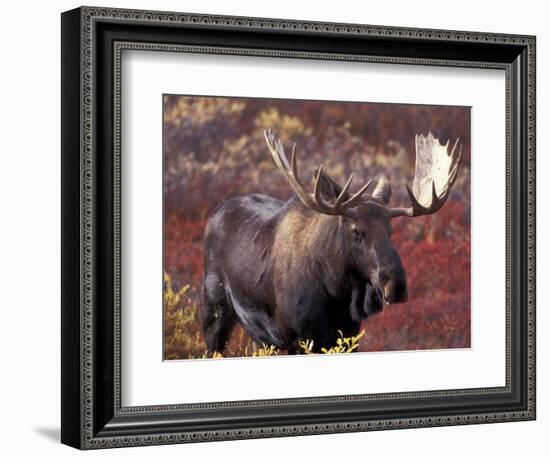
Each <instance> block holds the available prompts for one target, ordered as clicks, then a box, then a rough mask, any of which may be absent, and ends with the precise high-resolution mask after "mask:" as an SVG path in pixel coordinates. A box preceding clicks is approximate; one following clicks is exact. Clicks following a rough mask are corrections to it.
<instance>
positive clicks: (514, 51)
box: [61, 7, 535, 449]
mask: <svg viewBox="0 0 550 457" xmlns="http://www.w3.org/2000/svg"><path fill="white" fill-rule="evenodd" d="M124 49H149V50H158V51H163V50H172V51H180V52H210V53H217V54H235V55H239V54H240V55H263V56H266V55H268V56H275V57H295V58H308V59H327V60H355V61H357V60H359V61H371V62H372V61H375V62H387V63H389V64H391V63H401V64H402V63H406V64H422V65H445V66H461V67H478V68H479V67H481V68H498V69H503V70H505V71H506V87H507V89H506V91H507V94H506V101H507V103H506V105H507V113H506V114H507V116H506V118H507V128H506V131H507V140H506V144H507V148H506V149H507V176H506V187H507V188H506V192H507V226H506V232H507V236H506V238H507V248H506V249H507V252H506V258H507V266H506V271H507V281H506V283H507V284H506V288H507V290H506V295H507V297H506V298H507V332H506V335H507V383H506V386H505V387H502V388H492V387H488V388H481V389H462V390H453V391H422V392H408V393H399V394H388V395H354V396H339V397H317V398H294V399H286V400H257V401H256V400H255V401H247V402H231V403H218V404H213V403H206V404H195V405H169V406H153V405H149V406H143V407H131V408H129V407H122V406H121V404H120V167H121V164H120V138H119V130H118V128H119V125H120V124H119V122H120V111H119V102H120V56H121V53H122V52H123V50H124ZM503 191H504V189H503ZM61 388H62V389H61V390H62V395H61V409H62V427H61V441H62V442H63V443H65V444H68V445H70V446H74V447H77V448H81V449H90V448H105V447H117V446H134V445H149V444H164V443H179V442H195V441H210V440H227V439H241V438H252V437H272V436H287V435H303V434H317V433H329V432H330V433H334V432H351V431H364V430H382V429H395V428H411V427H427V426H440V425H454V424H470V423H482V422H499V421H512V420H532V419H535V37H532V36H520V35H501V34H488V33H477V32H475V33H474V32H456V31H442V30H425V29H409V28H397V27H379V26H367V25H354V24H335V23H317V22H301V21H295V20H275V19H261V18H246V17H227V16H204V15H196V14H181V13H166V12H149V11H133V10H120V9H105V8H94V7H82V8H78V9H75V10H72V11H68V12H65V13H63V14H62V386H61Z"/></svg>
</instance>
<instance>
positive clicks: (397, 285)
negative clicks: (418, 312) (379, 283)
mask: <svg viewBox="0 0 550 457" xmlns="http://www.w3.org/2000/svg"><path fill="white" fill-rule="evenodd" d="M383 290H384V299H385V300H386V302H387V303H405V302H406V301H407V298H408V293H407V281H406V279H405V278H392V279H390V280H389V281H388V282H386V284H385V285H384V288H383Z"/></svg>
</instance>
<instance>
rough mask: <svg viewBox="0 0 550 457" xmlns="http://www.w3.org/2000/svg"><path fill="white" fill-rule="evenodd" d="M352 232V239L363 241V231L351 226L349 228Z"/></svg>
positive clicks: (357, 241)
mask: <svg viewBox="0 0 550 457" xmlns="http://www.w3.org/2000/svg"><path fill="white" fill-rule="evenodd" d="M351 231H352V234H353V241H354V242H356V243H361V241H363V238H365V232H363V231H361V230H359V229H358V228H357V227H353V228H352V229H351Z"/></svg>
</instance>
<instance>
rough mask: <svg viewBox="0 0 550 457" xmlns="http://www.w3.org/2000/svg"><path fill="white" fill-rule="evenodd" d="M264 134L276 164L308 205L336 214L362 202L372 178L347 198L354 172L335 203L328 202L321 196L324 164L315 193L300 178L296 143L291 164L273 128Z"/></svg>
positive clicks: (318, 171) (302, 200) (317, 177)
mask: <svg viewBox="0 0 550 457" xmlns="http://www.w3.org/2000/svg"><path fill="white" fill-rule="evenodd" d="M264 136H265V141H266V143H267V147H268V148H269V151H270V152H271V155H272V157H273V160H274V161H275V164H276V165H277V167H278V168H279V169H280V170H281V171H282V172H283V176H284V177H285V178H286V180H287V181H288V183H289V184H290V187H292V189H293V190H294V192H295V193H296V195H297V196H298V198H299V199H300V201H301V202H302V203H303V204H304V205H305V206H306V207H308V208H310V209H312V210H314V211H317V212H320V213H324V214H329V215H331V216H336V215H340V214H343V213H344V211H346V210H347V209H349V208H353V207H354V206H357V205H359V203H360V202H361V196H362V195H363V194H364V193H365V192H366V190H367V189H368V187H369V186H370V184H371V182H372V180H369V181H368V182H367V183H366V184H365V185H364V186H363V187H361V189H359V190H358V191H357V192H356V193H355V194H353V195H352V196H351V197H349V198H347V199H346V197H347V195H348V190H349V187H350V185H351V181H352V179H353V174H351V175H350V177H349V178H348V180H347V181H346V184H344V187H343V188H342V191H341V192H340V194H339V195H338V197H336V200H335V201H334V204H331V203H327V202H325V201H323V199H322V197H321V190H320V185H319V183H320V180H321V178H322V176H324V173H323V166H322V165H321V166H320V167H319V169H318V170H317V174H316V175H315V181H314V184H313V193H310V192H308V191H307V190H306V188H305V187H304V185H303V183H302V181H301V180H300V177H299V176H298V165H297V163H296V143H294V146H293V147H292V155H291V158H290V164H289V163H288V159H287V156H286V154H285V150H284V148H283V145H282V143H281V141H280V140H277V139H276V138H275V135H273V132H272V131H271V129H269V130H266V131H264Z"/></svg>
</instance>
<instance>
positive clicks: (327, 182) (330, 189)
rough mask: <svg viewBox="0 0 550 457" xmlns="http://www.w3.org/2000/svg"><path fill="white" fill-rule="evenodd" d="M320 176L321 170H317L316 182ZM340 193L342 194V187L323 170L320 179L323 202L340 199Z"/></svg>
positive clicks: (314, 176) (314, 174)
mask: <svg viewBox="0 0 550 457" xmlns="http://www.w3.org/2000/svg"><path fill="white" fill-rule="evenodd" d="M318 174H319V168H315V172H314V173H313V180H314V181H315V178H316V177H317V175H318ZM340 192H342V186H340V184H338V183H337V182H336V181H334V180H333V179H332V178H330V177H329V176H327V174H326V173H325V172H324V171H323V170H321V176H320V177H319V193H320V194H321V197H322V198H323V200H325V201H326V202H334V201H335V200H336V199H337V198H338V195H340Z"/></svg>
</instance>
